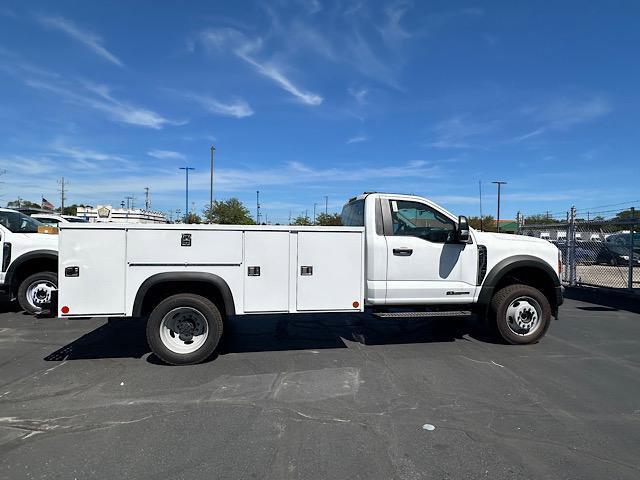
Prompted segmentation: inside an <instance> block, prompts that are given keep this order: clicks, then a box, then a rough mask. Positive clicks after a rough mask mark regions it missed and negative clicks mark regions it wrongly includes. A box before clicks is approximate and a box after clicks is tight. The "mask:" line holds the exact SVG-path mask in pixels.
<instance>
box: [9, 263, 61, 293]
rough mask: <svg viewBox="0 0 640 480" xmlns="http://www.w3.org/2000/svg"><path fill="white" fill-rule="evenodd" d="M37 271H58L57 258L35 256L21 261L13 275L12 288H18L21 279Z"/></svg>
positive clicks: (15, 289)
mask: <svg viewBox="0 0 640 480" xmlns="http://www.w3.org/2000/svg"><path fill="white" fill-rule="evenodd" d="M38 272H53V273H56V274H57V273H58V260H57V259H56V258H52V257H35V258H30V259H29V260H26V261H25V262H23V263H21V264H20V265H19V266H18V268H17V269H16V271H15V273H14V275H13V281H12V283H13V290H14V292H15V291H17V290H18V287H19V286H20V284H21V283H22V281H23V280H24V279H25V278H27V277H28V276H29V275H33V274H34V273H38Z"/></svg>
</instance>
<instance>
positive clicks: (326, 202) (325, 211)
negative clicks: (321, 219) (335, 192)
mask: <svg viewBox="0 0 640 480" xmlns="http://www.w3.org/2000/svg"><path fill="white" fill-rule="evenodd" d="M324 214H325V215H328V214H329V195H325V196H324Z"/></svg>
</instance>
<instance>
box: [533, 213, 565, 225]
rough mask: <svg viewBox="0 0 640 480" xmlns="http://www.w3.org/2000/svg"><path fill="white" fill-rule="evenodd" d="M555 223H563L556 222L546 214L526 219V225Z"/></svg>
mask: <svg viewBox="0 0 640 480" xmlns="http://www.w3.org/2000/svg"><path fill="white" fill-rule="evenodd" d="M554 223H561V222H560V220H556V219H555V218H553V217H550V216H549V215H547V214H546V213H540V214H538V215H529V216H528V217H525V219H524V224H525V225H527V224H529V225H551V224H554Z"/></svg>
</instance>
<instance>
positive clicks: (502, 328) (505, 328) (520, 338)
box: [491, 285, 551, 345]
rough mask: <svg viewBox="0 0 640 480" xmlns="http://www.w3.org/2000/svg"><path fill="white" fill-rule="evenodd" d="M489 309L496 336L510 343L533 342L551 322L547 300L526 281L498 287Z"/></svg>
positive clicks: (544, 332)
mask: <svg viewBox="0 0 640 480" xmlns="http://www.w3.org/2000/svg"><path fill="white" fill-rule="evenodd" d="M491 313H492V314H493V318H494V319H495V321H496V327H497V328H498V331H499V333H500V336H501V337H502V338H503V339H504V340H505V341H506V342H508V343H511V344H514V345H515V344H528V343H536V342H537V341H539V340H540V339H541V338H542V337H543V336H544V335H545V334H546V333H547V330H548V329H549V325H550V323H551V306H550V305H549V300H548V299H547V297H546V296H545V295H544V294H543V293H542V292H541V291H540V290H538V289H537V288H533V287H530V286H528V285H509V286H508V287H505V288H503V289H501V290H499V291H498V292H497V293H496V294H495V295H494V297H493V299H492V300H491Z"/></svg>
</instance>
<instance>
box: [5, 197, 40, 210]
mask: <svg viewBox="0 0 640 480" xmlns="http://www.w3.org/2000/svg"><path fill="white" fill-rule="evenodd" d="M16 207H26V208H41V207H40V204H39V203H36V202H30V201H29V200H22V199H21V198H18V199H16V200H12V201H10V202H7V208H16Z"/></svg>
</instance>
